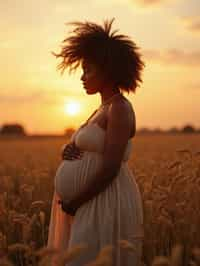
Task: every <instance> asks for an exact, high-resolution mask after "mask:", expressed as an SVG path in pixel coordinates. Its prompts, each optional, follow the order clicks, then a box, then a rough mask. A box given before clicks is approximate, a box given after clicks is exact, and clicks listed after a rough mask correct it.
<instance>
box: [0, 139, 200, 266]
mask: <svg viewBox="0 0 200 266" xmlns="http://www.w3.org/2000/svg"><path fill="white" fill-rule="evenodd" d="M67 142H68V140H67V139H66V138H64V137H60V138H52V139H51V138H49V139H48V138H41V139H37V138H32V139H31V138H27V139H25V138H24V139H23V138H21V139H17V138H12V139H11V138H10V139H9V138H8V139H3V138H1V139H0V265H1V266H8V265H20V266H22V265H23V266H27V265H34V266H36V265H40V266H42V265H49V259H50V258H51V256H54V255H55V257H56V254H59V260H58V261H57V264H56V265H63V266H64V265H65V263H66V262H67V261H70V260H72V259H74V258H75V257H76V256H78V255H79V254H80V253H81V252H84V250H85V248H86V246H77V247H76V248H74V249H73V250H69V251H68V252H65V253H64V254H61V253H59V251H58V250H48V249H46V248H45V245H46V243H47V234H48V224H49V219H50V208H51V200H52V196H53V180H54V175H55V172H56V168H57V166H58V164H59V163H60V160H61V147H62V145H63V144H64V143H67ZM129 166H130V169H131V170H132V171H133V173H134V175H135V178H136V180H137V183H138V185H139V188H140V191H141V193H142V199H143V206H144V220H145V240H144V246H143V266H146V265H154V266H156V265H174V266H175V265H177V266H178V265H191V266H195V265H200V248H199V247H200V208H199V206H200V135H199V134H185V135H184V134H183V135H159V134H158V135H151V136H136V137H135V139H134V140H133V152H132V155H131V158H130V160H129ZM119 244H120V245H121V246H122V247H123V248H125V249H127V250H128V252H134V247H132V246H130V244H129V243H127V242H126V241H121V242H120V243H119ZM111 248H112V247H110V246H107V247H105V249H103V250H102V251H101V253H100V254H99V257H98V258H97V259H96V262H91V264H90V265H111V261H110V260H109V254H110V251H111Z"/></svg>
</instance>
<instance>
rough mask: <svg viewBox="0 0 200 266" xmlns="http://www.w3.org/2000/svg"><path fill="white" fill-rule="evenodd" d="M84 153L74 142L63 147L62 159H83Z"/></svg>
mask: <svg viewBox="0 0 200 266" xmlns="http://www.w3.org/2000/svg"><path fill="white" fill-rule="evenodd" d="M83 153H84V151H83V150H81V149H79V148H78V147H77V146H76V145H75V143H74V142H71V143H69V144H65V145H64V146H63V148H62V154H61V157H62V159H63V160H74V159H81V158H82V157H83Z"/></svg>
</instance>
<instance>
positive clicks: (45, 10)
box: [0, 0, 200, 134]
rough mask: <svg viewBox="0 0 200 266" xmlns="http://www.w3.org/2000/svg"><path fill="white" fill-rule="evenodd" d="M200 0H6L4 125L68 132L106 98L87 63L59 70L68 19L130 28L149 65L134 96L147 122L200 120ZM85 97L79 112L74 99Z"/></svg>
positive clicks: (165, 124)
mask: <svg viewBox="0 0 200 266" xmlns="http://www.w3.org/2000/svg"><path fill="white" fill-rule="evenodd" d="M199 10H200V1H199V0H109V1H107V0H85V1H80V0H73V1H72V0H42V1H39V0H28V1H27V0H7V1H0V32H1V35H0V58H1V60H0V71H1V75H0V108H1V109H0V125H3V124H4V123H13V122H15V123H16V122H17V123H21V124H22V125H24V127H25V129H26V131H27V132H28V133H30V134H34V133H56V134H62V133H63V132H64V129H65V128H67V127H69V126H73V127H78V126H79V125H80V124H81V123H83V122H84V121H85V120H86V119H87V118H88V117H89V115H90V114H91V113H92V112H93V111H94V110H95V109H96V108H98V106H99V105H100V104H101V99H100V95H99V94H95V95H87V94H86V92H85V91H84V89H83V87H82V83H81V81H80V76H81V73H82V70H81V69H79V70H77V71H76V72H75V73H73V74H71V75H69V73H68V72H67V71H66V72H65V73H64V75H63V76H61V74H60V72H58V71H56V66H57V64H58V63H59V62H60V61H59V60H58V59H56V58H55V57H54V56H53V55H52V54H51V51H55V52H59V51H60V45H61V41H62V40H63V39H64V38H65V37H66V36H67V35H66V34H67V32H68V30H69V29H70V27H69V26H66V25H65V23H66V22H70V21H74V20H80V21H84V20H89V21H93V22H96V23H99V24H102V22H103V20H105V19H111V18H113V17H114V18H115V21H114V22H113V25H112V27H113V29H119V32H120V33H122V34H126V35H129V36H130V37H131V38H132V40H134V41H135V43H136V44H137V45H138V46H139V47H140V48H141V50H140V52H141V53H142V54H143V60H144V61H145V63H146V67H145V69H144V72H143V76H142V77H143V83H142V85H141V87H139V88H138V89H137V91H136V94H131V93H130V94H129V95H128V94H125V96H126V97H127V98H128V99H129V100H130V101H131V102H132V104H133V107H134V110H135V113H136V119H137V121H136V122H137V129H139V128H141V127H149V128H155V127H160V128H163V129H168V128H170V127H173V126H177V127H182V126H183V125H185V124H187V123H191V124H193V125H194V126H195V127H198V128H200V115H199V112H200V107H199V106H200V74H199V73H200V16H199ZM69 102H75V103H78V104H79V107H80V109H79V113H77V114H75V115H72V114H70V113H69V112H67V111H66V104H68V103H69Z"/></svg>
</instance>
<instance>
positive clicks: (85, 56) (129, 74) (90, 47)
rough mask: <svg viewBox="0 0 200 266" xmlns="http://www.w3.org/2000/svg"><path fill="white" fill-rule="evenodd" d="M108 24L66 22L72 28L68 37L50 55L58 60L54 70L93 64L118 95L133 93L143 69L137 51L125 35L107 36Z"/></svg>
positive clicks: (74, 68) (109, 28)
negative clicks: (88, 63) (87, 63)
mask: <svg viewBox="0 0 200 266" xmlns="http://www.w3.org/2000/svg"><path fill="white" fill-rule="evenodd" d="M113 20H114V18H112V19H111V21H110V22H109V21H107V20H106V21H104V25H103V27H102V26H100V25H97V24H95V23H92V22H88V21H86V22H78V21H74V22H70V23H66V24H71V25H74V26H76V27H75V29H73V30H72V31H71V32H70V33H72V35H71V36H69V37H67V38H66V39H64V40H63V41H62V43H64V45H63V46H62V49H61V52H60V53H59V54H56V53H54V52H52V53H53V55H55V56H56V57H62V59H63V61H62V62H61V63H60V64H59V65H58V66H57V68H58V69H61V72H62V74H63V72H64V70H65V69H66V68H68V67H69V73H71V71H72V70H76V68H77V67H78V66H79V65H80V64H81V63H82V61H83V60H86V61H87V62H91V63H93V64H95V65H96V66H97V67H98V68H99V69H100V70H101V74H102V75H104V77H106V78H108V80H109V81H111V82H113V84H114V86H117V87H119V88H120V89H121V90H122V91H126V92H128V93H129V92H130V91H132V92H133V93H135V90H136V88H137V86H138V85H139V82H142V80H141V71H142V69H143V67H144V66H145V64H144V62H143V61H142V60H141V55H140V53H139V52H138V51H137V50H138V49H139V48H138V47H137V46H136V44H135V43H134V42H133V41H132V40H130V38H129V37H128V36H126V35H121V34H119V35H116V34H115V33H116V32H117V31H118V30H115V31H113V32H111V26H112V23H113Z"/></svg>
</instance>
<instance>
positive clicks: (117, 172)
mask: <svg viewBox="0 0 200 266" xmlns="http://www.w3.org/2000/svg"><path fill="white" fill-rule="evenodd" d="M112 23H113V19H111V21H108V20H107V21H105V22H104V25H103V26H100V25H98V24H95V23H93V22H88V21H86V22H77V21H76V22H71V23H69V24H72V25H74V26H75V28H74V30H73V31H72V32H71V35H69V36H68V37H67V38H66V39H65V40H64V41H63V46H62V49H61V52H60V53H58V54H56V53H54V55H55V56H56V57H57V58H62V59H63V60H62V62H61V63H60V64H59V66H58V68H59V69H61V70H62V73H63V72H64V70H65V69H67V68H68V67H69V70H70V71H72V70H76V69H77V68H78V67H79V66H80V65H81V67H82V70H83V74H82V76H81V80H82V82H83V87H84V89H85V92H86V94H87V97H88V98H89V96H90V95H94V94H96V93H99V94H100V97H101V105H100V106H99V108H98V109H97V110H94V112H93V113H92V114H91V116H90V117H89V118H88V119H87V121H86V122H85V123H84V124H83V125H81V126H80V127H79V128H78V130H76V131H75V132H74V133H73V135H72V136H71V138H70V142H69V143H68V144H66V145H65V147H64V148H63V151H62V159H63V160H62V162H61V164H60V165H59V167H58V169H57V171H56V176H55V182H54V188H55V190H54V195H53V201H52V207H51V217H50V224H49V235H48V247H54V248H59V249H67V248H72V247H73V246H76V245H79V244H84V243H85V244H86V245H87V247H88V252H84V253H81V255H80V256H79V257H78V258H76V259H75V260H74V261H72V262H69V263H67V264H66V266H69V265H70V266H81V265H86V264H87V263H89V262H91V261H94V260H95V259H96V257H97V255H98V254H99V252H100V251H101V250H102V248H104V247H105V246H107V245H111V246H112V247H113V249H112V252H111V259H112V265H114V266H122V265H123V266H132V265H140V263H141V256H142V247H143V239H144V230H143V205H142V199H141V194H140V190H139V187H138V185H137V182H136V180H135V176H134V174H133V173H132V171H131V170H130V169H129V166H128V160H129V157H130V155H131V153H132V150H133V143H132V142H133V141H132V140H133V138H134V136H135V133H136V118H135V112H134V109H133V107H132V104H131V102H130V101H129V100H128V99H127V98H126V97H125V96H124V92H127V93H130V92H133V93H135V91H136V88H137V87H138V86H139V83H140V82H142V80H141V72H142V70H143V67H144V66H145V64H144V62H143V61H142V60H141V55H140V53H139V52H138V49H139V48H138V47H137V46H136V44H135V43H134V42H133V41H132V40H131V39H130V38H129V37H128V36H126V35H121V34H118V35H117V34H116V32H117V31H113V32H111V26H112ZM121 240H125V241H128V242H130V243H131V244H133V245H134V247H135V250H134V252H129V251H127V250H125V249H123V247H122V245H121V244H120V243H122V242H120V241H121ZM124 243H125V242H124Z"/></svg>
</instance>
